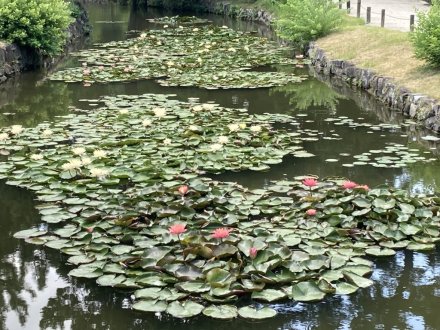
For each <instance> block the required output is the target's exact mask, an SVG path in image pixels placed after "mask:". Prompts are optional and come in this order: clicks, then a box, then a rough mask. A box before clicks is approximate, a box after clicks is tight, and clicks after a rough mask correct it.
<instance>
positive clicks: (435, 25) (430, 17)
mask: <svg viewBox="0 0 440 330" xmlns="http://www.w3.org/2000/svg"><path fill="white" fill-rule="evenodd" d="M417 17H418V19H419V23H418V26H417V27H416V29H415V31H414V32H413V33H412V34H411V41H412V43H413V45H414V48H415V54H416V57H418V58H420V59H424V60H426V61H428V62H429V63H430V64H432V65H434V66H440V0H434V1H433V6H432V7H431V9H430V11H429V12H427V13H422V12H419V13H418V14H417Z"/></svg>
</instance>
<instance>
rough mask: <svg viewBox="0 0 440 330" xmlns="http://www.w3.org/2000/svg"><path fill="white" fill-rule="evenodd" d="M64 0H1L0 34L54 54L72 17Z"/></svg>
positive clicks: (61, 43) (21, 43) (65, 33)
mask: <svg viewBox="0 0 440 330" xmlns="http://www.w3.org/2000/svg"><path fill="white" fill-rule="evenodd" d="M72 20H73V19H72V17H71V11H70V6H69V4H68V3H67V2H65V1H64V0H0V38H2V39H6V40H7V41H9V42H14V43H17V44H19V45H22V46H30V47H32V48H36V49H39V50H40V51H41V52H42V53H44V54H48V55H54V54H57V53H59V52H60V51H61V50H62V47H63V45H64V43H65V41H66V35H67V32H66V30H67V27H68V26H69V24H70V22H71V21H72Z"/></svg>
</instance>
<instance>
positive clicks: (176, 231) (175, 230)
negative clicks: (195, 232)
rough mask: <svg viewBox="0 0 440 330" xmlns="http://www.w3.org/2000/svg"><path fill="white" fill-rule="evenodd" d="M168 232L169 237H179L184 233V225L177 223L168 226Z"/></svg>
mask: <svg viewBox="0 0 440 330" xmlns="http://www.w3.org/2000/svg"><path fill="white" fill-rule="evenodd" d="M168 231H169V233H170V234H171V235H180V234H183V233H184V232H186V225H185V224H183V223H177V224H175V225H172V226H170V228H168Z"/></svg>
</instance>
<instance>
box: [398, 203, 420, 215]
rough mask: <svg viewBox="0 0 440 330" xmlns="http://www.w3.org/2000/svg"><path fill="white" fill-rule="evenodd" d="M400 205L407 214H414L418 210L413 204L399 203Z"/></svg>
mask: <svg viewBox="0 0 440 330" xmlns="http://www.w3.org/2000/svg"><path fill="white" fill-rule="evenodd" d="M398 205H399V207H400V209H401V210H402V212H403V213H406V214H413V213H414V211H415V210H416V208H415V207H414V206H413V205H411V204H407V203H399V204H398Z"/></svg>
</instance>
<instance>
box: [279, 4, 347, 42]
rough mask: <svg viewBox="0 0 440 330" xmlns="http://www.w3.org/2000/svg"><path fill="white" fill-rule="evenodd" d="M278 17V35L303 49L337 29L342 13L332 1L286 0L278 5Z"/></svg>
mask: <svg viewBox="0 0 440 330" xmlns="http://www.w3.org/2000/svg"><path fill="white" fill-rule="evenodd" d="M278 15H279V18H278V19H277V21H276V22H275V23H276V30H277V32H278V34H279V35H280V36H281V37H282V38H284V39H287V40H290V41H292V42H293V43H295V44H296V45H297V46H299V47H301V48H304V47H305V46H306V45H307V44H308V43H309V42H310V41H312V40H315V39H317V38H319V37H322V36H324V35H326V34H328V33H330V32H331V31H332V30H334V29H335V28H337V27H338V26H339V25H340V24H341V22H342V15H343V13H342V11H341V10H339V9H338V8H337V6H336V5H335V4H334V3H333V2H332V0H287V1H286V3H285V4H281V5H280V10H279V13H278Z"/></svg>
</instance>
